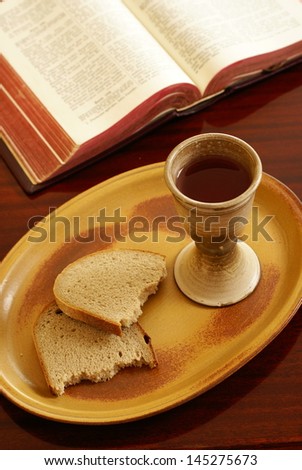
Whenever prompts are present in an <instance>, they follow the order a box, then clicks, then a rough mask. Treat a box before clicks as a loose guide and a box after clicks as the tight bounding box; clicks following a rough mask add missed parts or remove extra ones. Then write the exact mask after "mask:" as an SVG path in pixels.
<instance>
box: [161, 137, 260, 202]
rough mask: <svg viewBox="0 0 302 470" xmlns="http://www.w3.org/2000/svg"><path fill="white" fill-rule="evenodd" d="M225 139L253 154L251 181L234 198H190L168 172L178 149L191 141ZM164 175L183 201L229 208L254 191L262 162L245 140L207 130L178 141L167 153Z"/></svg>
mask: <svg viewBox="0 0 302 470" xmlns="http://www.w3.org/2000/svg"><path fill="white" fill-rule="evenodd" d="M219 139H220V140H226V141H228V142H234V143H237V144H238V145H239V146H241V147H242V148H244V149H246V150H247V151H248V152H249V153H250V154H252V155H253V157H254V160H255V162H256V171H255V175H254V177H253V179H252V181H251V184H250V185H249V187H248V188H247V189H246V190H245V191H244V192H243V193H241V194H239V195H238V196H236V197H235V198H232V199H227V200H225V201H220V202H205V201H199V200H196V199H192V198H190V197H189V196H187V195H186V194H184V193H183V192H181V191H180V190H179V189H178V187H177V186H176V183H175V181H174V179H173V178H172V174H171V172H170V168H171V166H172V163H173V162H174V160H175V159H176V158H177V155H178V153H179V151H180V150H182V149H184V148H185V147H187V146H189V145H191V144H192V143H193V142H196V141H199V140H203V141H204V140H219ZM164 176H165V180H166V184H167V186H168V187H169V189H170V191H171V192H172V193H173V194H174V196H175V197H176V198H177V199H179V200H181V201H183V202H186V203H187V204H189V205H194V206H196V207H197V208H203V209H206V208H209V209H221V208H229V207H233V206H234V205H237V204H243V203H244V202H245V201H246V200H247V199H249V198H250V197H251V196H252V195H253V193H255V191H256V189H257V187H258V186H259V184H260V182H261V178H262V163H261V160H260V157H259V155H258V153H257V152H256V150H255V149H254V148H253V147H252V146H251V145H250V144H248V143H247V142H245V141H244V140H242V139H240V138H239V137H236V136H234V135H231V134H225V133H221V132H209V133H204V134H197V135H194V136H192V137H189V138H188V139H185V140H183V141H182V142H180V143H179V144H178V145H176V147H174V148H173V149H172V151H171V152H170V153H169V155H168V157H167V159H166V162H165V168H164Z"/></svg>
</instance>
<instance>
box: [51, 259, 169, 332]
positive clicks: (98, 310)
mask: <svg viewBox="0 0 302 470" xmlns="http://www.w3.org/2000/svg"><path fill="white" fill-rule="evenodd" d="M166 275H167V271H166V265H165V257H164V256H162V255H160V254H157V253H152V252H148V251H140V250H107V251H97V252H94V253H92V254H90V255H87V256H84V257H82V258H79V259H78V260H76V261H74V262H73V263H71V264H69V265H68V266H67V267H66V268H65V269H63V271H62V272H61V273H60V274H59V275H58V276H57V278H56V280H55V283H54V287H53V291H54V295H55V299H56V302H57V304H58V306H59V307H60V308H61V310H62V311H63V312H64V313H66V315H69V316H70V317H72V318H75V319H77V320H81V321H83V322H85V323H88V324H89V325H92V326H95V327H97V328H100V329H103V330H105V331H109V332H111V333H114V334H117V335H120V334H121V332H122V327H129V326H130V325H132V324H133V323H136V322H137V321H138V318H139V317H140V315H141V313H142V308H141V307H142V305H143V304H144V303H145V301H146V300H147V298H148V297H149V295H150V294H154V293H155V292H156V291H157V288H158V284H159V283H160V281H162V280H163V279H164V278H165V277H166Z"/></svg>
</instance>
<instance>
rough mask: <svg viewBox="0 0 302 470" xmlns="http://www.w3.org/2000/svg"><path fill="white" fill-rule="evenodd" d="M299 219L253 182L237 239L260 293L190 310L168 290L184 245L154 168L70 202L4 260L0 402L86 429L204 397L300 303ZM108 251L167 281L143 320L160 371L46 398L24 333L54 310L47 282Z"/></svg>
mask: <svg viewBox="0 0 302 470" xmlns="http://www.w3.org/2000/svg"><path fill="white" fill-rule="evenodd" d="M301 219H302V217H301V206H300V202H299V201H298V199H297V198H296V197H295V196H294V194H293V193H291V192H290V191H289V190H288V189H287V188H286V187H285V186H284V185H282V184H281V183H280V182H278V181H277V180H275V179H273V178H272V177H270V176H268V175H263V180H262V183H261V185H260V187H259V190H258V192H257V195H256V199H255V202H254V209H253V215H252V218H251V222H250V224H249V225H248V226H246V233H245V235H246V238H247V243H249V244H250V245H251V246H252V247H253V248H254V250H255V251H256V253H257V254H258V256H259V259H260V262H261V267H262V276H261V280H260V283H259V285H258V287H257V288H256V290H255V291H254V292H253V294H251V295H250V296H249V297H248V298H247V299H245V300H243V301H241V302H239V303H238V304H236V305H233V306H231V307H226V308H217V309H216V308H207V307H203V306H200V305H198V304H195V303H194V302H192V301H190V300H189V299H187V298H186V297H185V296H184V295H183V294H181V293H180V291H179V290H178V288H177V286H176V284H175V282H174V277H173V265H174V261H175V258H176V256H177V253H178V252H179V250H180V249H181V248H182V247H183V246H185V245H186V244H187V243H188V242H189V239H188V237H187V236H186V235H185V234H184V230H183V228H182V226H181V225H179V224H178V223H177V216H176V213H175V207H174V204H173V200H172V197H171V195H170V193H169V192H168V190H167V188H166V185H165V182H164V177H163V163H161V164H155V165H150V166H146V167H142V168H139V169H136V170H133V171H130V172H127V173H124V174H121V175H119V176H117V177H114V178H112V179H110V180H108V181H106V182H104V183H101V184H100V185H97V186H95V187H93V188H91V189H90V190H88V191H86V192H85V193H83V194H81V195H79V196H77V197H76V198H74V199H72V200H70V201H69V202H68V203H66V204H64V205H63V206H62V207H61V208H60V209H58V210H56V211H55V212H53V213H52V215H51V216H49V217H48V218H46V219H45V220H44V221H42V222H41V223H40V224H39V225H36V226H35V227H33V229H32V230H31V231H29V232H28V233H27V234H26V235H25V236H24V237H23V238H22V239H21V240H20V241H19V243H18V244H17V245H16V246H15V247H14V248H13V249H12V250H11V251H10V253H9V254H8V255H7V256H6V258H5V259H4V260H3V262H2V265H1V283H2V295H1V313H0V315H1V316H0V327H1V329H0V335H1V337H0V341H1V342H0V348H1V392H2V393H3V394H4V395H5V396H6V397H7V398H8V399H10V400H11V401H13V402H14V403H15V404H17V405H18V406H20V407H21V408H24V409H25V410H27V411H29V412H31V413H34V414H36V415H39V416H42V417H45V418H48V419H53V420H57V421H63V422H74V423H75V422H76V423H94V424H97V423H99V424H108V423H118V422H124V421H131V420H136V419H140V418H144V417H147V416H150V415H154V414H156V413H159V412H163V411H164V410H167V409H170V408H172V407H175V406H177V405H180V404H181V403H184V402H185V401H187V400H190V399H192V398H193V397H195V396H197V395H199V394H201V393H203V392H205V391H206V390H208V389H210V388H211V387H213V386H214V385H216V384H217V383H219V382H221V381H222V380H224V379H225V378H226V377H228V376H229V375H230V374H232V373H233V372H234V371H236V370H237V369H238V368H239V367H241V366H243V365H244V364H245V363H246V362H247V361H249V360H250V359H251V358H253V357H254V356H255V355H256V354H257V353H259V352H260V351H261V350H262V349H263V348H264V347H265V346H266V345H267V344H268V343H269V342H270V341H272V340H273V339H274V338H275V337H276V335H277V334H278V333H280V332H281V331H282V330H283V328H284V327H285V326H286V325H287V323H288V322H289V320H290V319H291V318H292V316H293V315H294V314H295V312H296V311H297V309H298V307H299V305H300V304H301V286H302V273H301V266H300V265H299V263H298V260H297V253H301V252H302V228H301V226H302V222H301ZM112 248H121V249H123V248H135V249H142V250H151V251H155V252H158V253H162V254H165V255H166V257H167V269H168V277H167V279H166V280H165V281H164V282H163V283H162V284H161V286H160V288H159V290H158V292H157V294H156V295H153V296H152V297H150V298H149V299H148V301H147V302H146V304H145V305H144V309H143V311H144V313H143V315H142V317H141V324H142V326H143V327H144V329H145V330H146V331H147V333H148V334H149V335H150V336H151V338H152V344H153V347H154V349H155V352H156V355H157V358H158V367H157V368H156V369H153V370H150V369H148V368H146V369H144V368H142V369H136V368H131V369H125V370H123V371H121V372H120V373H119V374H117V375H116V376H115V377H114V378H113V379H112V380H111V381H109V382H106V383H100V384H90V383H87V382H83V383H81V384H79V385H76V386H72V387H69V388H68V389H67V390H66V392H65V394H64V395H63V396H61V397H59V398H57V397H54V396H52V395H51V393H50V392H49V390H48V388H47V386H46V383H45V380H44V376H43V374H42V371H41V368H40V365H39V362H38V359H37V355H36V351H35V348H34V344H33V340H32V328H33V324H34V322H35V320H36V318H37V316H38V315H39V313H40V312H41V310H42V309H43V308H44V307H45V306H46V305H48V304H49V303H50V302H51V301H52V300H53V294H52V285H53V281H54V279H55V277H56V275H57V274H58V273H59V272H60V271H61V270H62V268H63V267H64V266H65V265H67V264H68V263H69V262H71V261H73V260H75V259H76V258H78V257H80V256H82V255H84V254H87V253H90V252H92V251H95V250H98V249H112Z"/></svg>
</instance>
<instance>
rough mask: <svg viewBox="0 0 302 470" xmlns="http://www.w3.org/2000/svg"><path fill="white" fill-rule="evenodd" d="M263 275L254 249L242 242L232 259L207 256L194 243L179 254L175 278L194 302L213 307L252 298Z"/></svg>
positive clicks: (237, 246) (230, 257)
mask: <svg viewBox="0 0 302 470" xmlns="http://www.w3.org/2000/svg"><path fill="white" fill-rule="evenodd" d="M260 275H261V268H260V263H259V260H258V257H257V255H256V253H255V252H254V251H253V249H252V248H251V247H250V246H249V245H247V244H246V243H244V242H240V241H238V242H237V243H236V247H235V249H234V250H233V253H232V255H231V256H227V257H226V256H216V257H212V258H210V259H209V257H208V256H203V255H202V253H201V252H200V251H199V250H198V249H197V248H196V245H195V243H194V242H191V243H189V244H188V245H187V246H186V247H185V248H183V250H182V251H181V252H180V253H179V254H178V256H177V259H176V262H175V265H174V277H175V280H176V283H177V285H178V287H179V289H180V290H181V291H182V292H183V293H184V294H185V295H186V296H187V297H189V298H190V299H191V300H194V301H195V302H197V303H199V304H203V305H207V306H210V307H223V306H226V305H232V304H235V303H237V302H239V301H240V300H243V299H244V298H245V297H247V296H248V295H250V294H251V293H252V292H253V291H254V289H255V288H256V286H257V284H258V282H259V280H260Z"/></svg>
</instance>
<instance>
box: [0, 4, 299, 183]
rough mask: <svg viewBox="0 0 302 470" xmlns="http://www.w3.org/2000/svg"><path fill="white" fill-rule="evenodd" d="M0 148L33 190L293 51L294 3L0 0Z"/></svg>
mask: <svg viewBox="0 0 302 470" xmlns="http://www.w3.org/2000/svg"><path fill="white" fill-rule="evenodd" d="M0 44H1V50H2V54H1V59H0V77H1V91H0V93H1V111H0V113H1V114H0V120H1V148H0V150H1V153H2V155H3V157H4V158H5V160H6V162H7V164H8V165H9V167H10V168H11V169H12V171H13V172H14V173H15V174H16V176H17V178H18V179H19V180H20V182H21V184H22V185H23V186H24V188H25V189H26V190H27V191H29V192H33V191H35V190H37V189H39V188H41V187H44V186H45V185H47V184H50V183H51V182H53V181H55V180H56V179H58V178H59V177H62V176H63V175H66V174H68V172H71V171H74V170H75V169H76V168H80V167H81V166H82V165H83V164H86V163H88V162H89V161H91V160H92V159H93V158H96V156H98V158H99V157H100V156H102V155H106V154H107V153H108V152H110V151H112V150H113V149H114V148H116V147H117V146H120V145H122V144H124V143H125V142H127V141H129V139H132V138H134V137H135V136H137V135H140V134H141V133H142V132H145V131H146V129H148V128H149V127H152V126H154V125H157V124H158V123H160V122H161V121H162V120H164V119H167V118H169V117H171V116H177V115H182V114H187V113H191V112H195V111H198V110H200V109H202V107H204V106H206V105H208V104H210V103H212V102H213V101H214V100H217V99H219V98H220V97H222V96H224V95H225V94H227V93H229V92H231V91H232V90H234V89H236V88H238V87H242V86H246V85H247V84H249V83H251V82H252V81H254V80H259V79H261V78H263V77H266V76H269V75H270V73H273V72H275V71H276V70H281V69H283V68H284V67H286V66H289V65H291V64H293V63H296V62H297V61H299V60H300V59H301V57H302V3H301V2H300V1H299V0H254V1H253V2H250V1H248V0H213V1H211V2H208V1H206V0H188V1H186V2H183V1H182V0H173V1H171V0H125V1H121V0H110V2H109V1H108V2H105V1H100V0H47V2H45V1H44V0H13V1H8V2H2V3H0Z"/></svg>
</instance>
